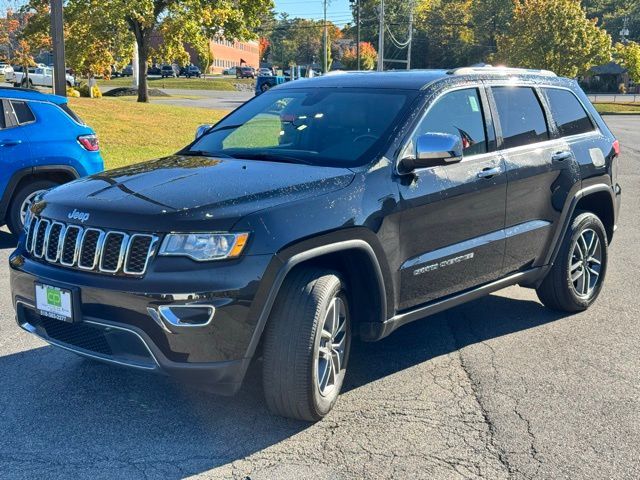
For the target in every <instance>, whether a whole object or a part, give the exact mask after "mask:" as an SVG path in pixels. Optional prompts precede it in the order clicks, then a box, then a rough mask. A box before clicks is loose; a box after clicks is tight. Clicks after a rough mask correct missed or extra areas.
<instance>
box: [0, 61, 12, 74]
mask: <svg viewBox="0 0 640 480" xmlns="http://www.w3.org/2000/svg"><path fill="white" fill-rule="evenodd" d="M9 71H13V68H11V65H8V64H6V63H0V75H6V74H7V73H8V72H9Z"/></svg>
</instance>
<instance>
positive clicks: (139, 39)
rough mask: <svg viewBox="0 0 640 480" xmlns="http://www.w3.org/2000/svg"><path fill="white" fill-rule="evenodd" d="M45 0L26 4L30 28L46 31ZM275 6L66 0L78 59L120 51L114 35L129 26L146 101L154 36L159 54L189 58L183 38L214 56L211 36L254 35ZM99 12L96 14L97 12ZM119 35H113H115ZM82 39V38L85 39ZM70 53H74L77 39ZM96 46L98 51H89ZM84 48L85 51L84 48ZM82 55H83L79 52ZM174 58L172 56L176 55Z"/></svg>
mask: <svg viewBox="0 0 640 480" xmlns="http://www.w3.org/2000/svg"><path fill="white" fill-rule="evenodd" d="M45 3H47V0H31V1H30V3H29V5H28V6H27V10H29V11H33V12H34V13H35V15H34V22H33V24H32V27H31V31H32V33H35V32H40V33H43V32H46V33H47V34H48V27H46V26H45V25H44V23H46V22H43V21H42V18H43V17H44V15H42V14H41V13H42V12H41V11H39V10H38V9H39V8H42V7H43V4H45ZM272 6H273V3H272V0H68V1H67V2H66V3H65V11H66V12H70V14H71V16H72V18H71V19H70V20H69V22H67V25H68V28H67V29H66V31H65V34H68V35H71V38H70V40H72V39H73V40H74V41H75V42H76V43H77V45H78V47H79V49H80V51H79V52H78V54H77V55H76V56H75V57H76V61H78V62H79V64H83V65H95V64H104V63H106V62H107V61H110V60H111V59H109V55H107V54H105V53H109V54H110V55H111V57H112V58H114V57H115V56H116V55H114V52H116V51H118V52H119V51H120V50H119V46H118V48H116V47H115V46H114V44H113V43H111V41H112V40H113V39H114V38H117V39H118V42H120V39H121V38H123V37H122V35H126V34H127V29H128V31H129V32H130V34H129V36H128V39H129V41H130V44H131V43H133V39H135V42H136V46H137V53H138V69H139V72H140V83H139V86H138V101H139V102H148V101H149V93H148V85H147V76H146V71H147V63H148V60H149V58H150V55H151V53H152V49H151V40H152V38H154V37H157V36H162V42H161V43H162V46H161V47H160V48H158V50H157V52H155V53H156V54H159V55H162V56H165V57H166V58H169V57H175V58H176V59H178V60H181V61H185V60H186V56H185V55H186V51H185V48H184V46H185V43H189V45H191V46H192V47H194V48H195V49H196V51H197V52H198V54H199V55H200V57H201V58H203V59H204V60H205V61H210V53H209V39H210V38H213V37H214V36H219V35H220V34H221V32H223V34H224V36H225V37H226V38H235V39H240V40H244V39H251V38H254V37H256V35H255V33H254V32H255V29H256V28H257V27H258V26H259V23H260V19H261V18H262V17H263V16H264V15H265V13H266V12H268V11H269V10H270V9H271V8H272ZM96 17H98V18H96ZM30 23H31V22H30ZM114 35H115V37H114ZM83 39H84V40H83ZM70 43H71V50H72V52H71V55H70V56H71V57H74V55H73V41H71V42H70ZM92 46H93V47H95V46H98V47H99V51H100V52H101V54H100V55H98V54H94V53H93V52H91V50H92ZM81 52H84V54H82V53H81ZM80 57H82V58H80ZM172 59H173V58H172Z"/></svg>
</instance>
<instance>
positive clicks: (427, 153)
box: [400, 133, 462, 172]
mask: <svg viewBox="0 0 640 480" xmlns="http://www.w3.org/2000/svg"><path fill="white" fill-rule="evenodd" d="M460 160H462V140H461V139H460V137H459V136H457V135H451V134H448V133H425V134H424V135H420V136H419V137H418V138H417V139H416V152H415V158H403V159H402V160H401V162H400V163H401V165H402V170H403V171H405V172H410V171H413V170H415V169H416V168H426V167H435V166H438V165H446V164H448V163H455V162H459V161H460Z"/></svg>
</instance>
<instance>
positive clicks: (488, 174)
mask: <svg viewBox="0 0 640 480" xmlns="http://www.w3.org/2000/svg"><path fill="white" fill-rule="evenodd" d="M500 172H501V170H500V167H487V168H483V169H482V171H480V172H478V178H486V179H490V178H493V177H495V176H496V175H500Z"/></svg>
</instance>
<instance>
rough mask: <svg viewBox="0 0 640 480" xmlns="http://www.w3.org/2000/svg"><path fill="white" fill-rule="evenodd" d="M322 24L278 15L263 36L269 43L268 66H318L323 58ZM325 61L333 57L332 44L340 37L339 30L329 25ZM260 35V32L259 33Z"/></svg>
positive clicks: (317, 21)
mask: <svg viewBox="0 0 640 480" xmlns="http://www.w3.org/2000/svg"><path fill="white" fill-rule="evenodd" d="M323 25H324V23H323V21H322V20H309V19H306V18H293V19H291V18H289V16H288V15H286V14H281V15H280V17H279V18H278V19H277V20H276V22H275V24H273V25H271V26H270V31H269V32H268V35H267V40H268V41H269V49H268V59H269V61H271V62H272V63H275V64H278V65H282V66H285V67H286V66H289V65H294V64H295V65H308V64H312V63H322V59H323V55H324V54H323ZM328 31H329V43H328V48H327V50H328V58H329V65H331V58H332V57H333V55H334V51H336V49H335V48H334V45H333V44H334V42H335V41H336V40H338V39H340V38H342V31H341V30H340V29H339V28H338V27H336V26H335V25H334V24H332V23H330V22H329V26H328ZM263 34H264V33H263Z"/></svg>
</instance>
